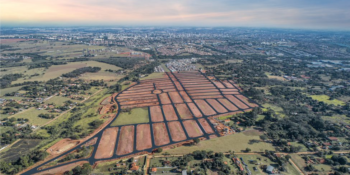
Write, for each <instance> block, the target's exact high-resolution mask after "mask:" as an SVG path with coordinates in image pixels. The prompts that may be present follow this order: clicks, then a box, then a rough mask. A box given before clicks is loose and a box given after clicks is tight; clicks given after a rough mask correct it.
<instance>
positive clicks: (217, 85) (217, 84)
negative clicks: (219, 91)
mask: <svg viewBox="0 0 350 175" xmlns="http://www.w3.org/2000/svg"><path fill="white" fill-rule="evenodd" d="M213 83H214V84H215V85H216V87H218V88H225V86H224V85H223V84H221V83H220V82H218V81H213Z"/></svg>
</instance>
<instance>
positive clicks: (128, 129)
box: [117, 125, 135, 155]
mask: <svg viewBox="0 0 350 175" xmlns="http://www.w3.org/2000/svg"><path fill="white" fill-rule="evenodd" d="M134 135H135V127H134V125H129V126H123V127H122V128H121V129H120V134H119V141H118V148H117V155H124V154H128V153H131V152H133V150H134Z"/></svg>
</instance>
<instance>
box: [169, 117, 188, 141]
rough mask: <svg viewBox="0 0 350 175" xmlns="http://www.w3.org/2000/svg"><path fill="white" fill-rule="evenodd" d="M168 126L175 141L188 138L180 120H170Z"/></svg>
mask: <svg viewBox="0 0 350 175" xmlns="http://www.w3.org/2000/svg"><path fill="white" fill-rule="evenodd" d="M168 127H169V130H170V135H171V138H172V140H173V141H175V142H177V141H181V140H185V139H186V138H187V137H186V134H185V132H184V130H183V129H182V126H181V124H180V122H178V121H173V122H168Z"/></svg>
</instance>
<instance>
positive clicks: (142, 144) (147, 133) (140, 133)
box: [136, 124, 152, 151]
mask: <svg viewBox="0 0 350 175" xmlns="http://www.w3.org/2000/svg"><path fill="white" fill-rule="evenodd" d="M136 131H137V133H136V149H137V150H139V151H141V150H145V149H149V148H152V140H151V129H150V125H149V124H140V125H137V128H136Z"/></svg>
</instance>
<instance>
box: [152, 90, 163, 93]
mask: <svg viewBox="0 0 350 175" xmlns="http://www.w3.org/2000/svg"><path fill="white" fill-rule="evenodd" d="M160 93H162V91H161V90H158V89H157V90H154V91H153V94H160Z"/></svg>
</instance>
